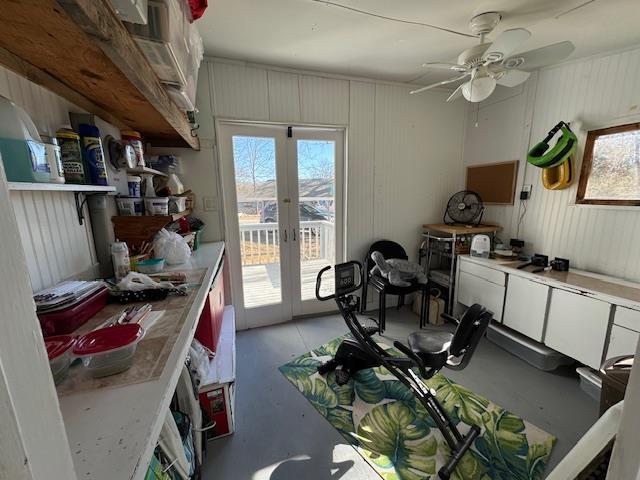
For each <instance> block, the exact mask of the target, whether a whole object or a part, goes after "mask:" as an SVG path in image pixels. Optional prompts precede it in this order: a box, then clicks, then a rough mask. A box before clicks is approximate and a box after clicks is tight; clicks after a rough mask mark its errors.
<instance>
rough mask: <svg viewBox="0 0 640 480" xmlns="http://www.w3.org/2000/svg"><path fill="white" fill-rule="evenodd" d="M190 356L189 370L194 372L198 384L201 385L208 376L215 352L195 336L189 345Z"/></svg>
mask: <svg viewBox="0 0 640 480" xmlns="http://www.w3.org/2000/svg"><path fill="white" fill-rule="evenodd" d="M189 357H190V358H191V363H190V365H189V371H190V372H191V373H192V375H193V377H194V380H195V382H196V385H197V386H200V385H202V382H203V381H204V380H206V378H207V373H208V372H209V363H210V361H211V358H212V357H213V352H212V351H211V350H209V349H208V348H207V347H205V346H204V345H202V344H201V343H200V342H199V341H198V340H196V339H195V338H194V339H193V340H192V341H191V346H190V347H189Z"/></svg>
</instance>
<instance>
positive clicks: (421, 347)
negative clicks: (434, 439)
mask: <svg viewBox="0 0 640 480" xmlns="http://www.w3.org/2000/svg"><path fill="white" fill-rule="evenodd" d="M330 269H331V267H330V266H327V267H325V268H323V269H322V270H320V272H318V276H317V279H316V298H317V299H318V300H321V301H326V300H330V299H335V301H336V303H337V304H338V309H339V310H340V313H341V314H342V317H343V318H344V321H345V322H346V324H347V327H349V330H350V332H351V334H352V335H353V339H345V340H343V341H342V343H341V344H340V346H339V347H338V350H337V351H336V354H335V356H334V358H332V359H331V360H329V361H328V362H326V363H324V364H322V365H321V366H320V367H318V372H319V373H320V374H321V375H325V374H327V373H329V372H331V371H333V372H335V378H336V383H337V384H338V385H344V384H346V383H347V382H349V380H350V379H351V378H352V377H353V375H354V374H355V373H356V372H358V371H360V370H364V369H367V368H373V367H378V366H383V367H385V368H386V369H387V370H388V371H389V372H390V373H391V374H393V375H394V376H395V377H396V378H397V379H398V380H399V381H400V382H402V383H403V384H404V385H405V386H406V387H407V388H409V389H410V390H411V391H412V392H413V394H414V395H415V396H416V398H417V399H418V400H419V401H420V403H422V405H423V406H424V408H425V409H426V410H427V412H428V413H429V415H430V416H431V417H432V418H433V420H434V422H435V423H436V425H437V426H438V428H439V430H440V432H441V433H442V436H443V437H444V439H445V441H446V442H447V444H448V445H449V447H450V449H451V458H450V459H449V461H448V462H447V463H446V464H445V465H444V466H443V467H442V468H441V469H440V470H439V471H438V476H439V477H440V478H441V479H443V480H447V479H449V478H450V476H451V474H452V472H453V470H454V469H455V467H456V465H457V464H458V462H459V461H460V459H461V458H462V456H463V455H464V453H465V452H466V451H467V450H468V449H469V447H470V446H471V445H472V444H473V442H474V440H475V439H476V438H477V437H478V435H479V434H480V428H479V427H478V426H476V425H473V426H472V427H471V429H470V430H469V432H468V433H467V434H466V435H465V436H463V435H462V434H461V433H460V431H459V430H458V428H457V427H456V425H455V424H454V423H453V421H452V420H451V418H450V417H449V415H448V414H447V412H446V411H445V410H444V408H443V407H442V405H440V402H438V400H437V399H436V396H435V395H436V392H435V391H434V390H431V389H429V387H427V385H425V383H424V382H423V380H422V379H429V378H431V377H433V375H435V374H436V373H437V372H438V371H440V369H442V368H443V367H447V368H450V369H453V370H462V369H463V368H465V367H466V366H467V365H468V364H469V361H470V360H471V356H472V355H473V352H474V351H475V349H476V347H477V345H478V343H479V342H480V339H481V338H482V336H483V335H484V333H485V331H486V329H487V326H488V325H489V322H490V321H491V318H492V316H493V314H492V313H491V312H489V311H488V310H486V309H485V308H484V307H482V306H480V305H478V304H475V305H473V306H471V307H469V308H468V309H467V311H466V312H465V313H464V314H463V315H462V317H461V318H460V320H459V321H458V320H457V319H456V318H454V317H453V316H451V315H446V314H445V315H444V316H445V317H446V318H447V319H448V320H451V321H454V322H455V323H457V324H458V327H457V328H456V331H455V333H450V332H447V331H444V330H442V329H427V330H422V331H419V332H414V333H412V334H411V335H409V338H408V345H405V344H404V343H402V342H398V341H395V342H394V343H393V345H394V347H395V348H396V349H398V350H399V351H400V352H402V353H403V354H404V355H405V356H393V355H391V354H390V353H389V352H387V351H385V350H384V349H383V348H382V347H380V346H379V345H378V344H377V343H376V342H375V341H374V340H373V339H372V338H371V335H372V334H373V333H375V332H377V331H378V328H377V327H365V326H363V325H362V324H361V323H360V321H359V320H358V318H357V317H356V312H358V311H359V306H360V298H359V297H358V296H356V295H353V293H354V292H356V291H358V290H359V289H360V287H361V285H362V265H361V264H360V262H356V261H350V262H346V263H341V264H339V265H336V266H335V267H334V274H335V293H333V294H331V295H324V296H323V295H321V293H320V291H321V288H322V277H323V275H324V274H325V272H327V271H328V270H330ZM415 368H417V369H418V371H419V372H420V376H418V375H417V374H416V372H415V371H414V369H415ZM420 377H422V379H421V378H420Z"/></svg>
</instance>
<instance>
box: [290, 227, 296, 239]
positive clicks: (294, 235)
mask: <svg viewBox="0 0 640 480" xmlns="http://www.w3.org/2000/svg"><path fill="white" fill-rule="evenodd" d="M291 231H292V232H293V241H294V242H295V241H296V229H295V228H292V229H291Z"/></svg>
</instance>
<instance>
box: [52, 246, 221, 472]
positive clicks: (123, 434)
mask: <svg viewBox="0 0 640 480" xmlns="http://www.w3.org/2000/svg"><path fill="white" fill-rule="evenodd" d="M223 253H224V243H223V242H216V243H204V244H202V245H201V246H200V248H199V249H198V250H197V251H196V252H194V254H193V255H192V257H191V261H190V265H189V266H188V267H187V268H190V269H203V268H206V273H205V275H204V279H203V281H202V285H201V287H200V288H199V290H198V292H197V294H196V297H195V300H194V302H193V304H192V305H191V307H190V309H189V312H188V314H187V320H186V321H185V323H184V326H183V328H182V330H181V331H180V333H179V336H178V340H177V341H176V343H175V345H174V347H173V350H172V351H171V353H170V355H169V358H168V360H167V363H166V365H165V367H164V370H163V371H162V374H161V375H160V377H158V378H156V379H154V380H151V381H148V382H144V383H138V384H133V385H126V386H123V387H120V388H105V389H98V390H91V391H87V392H81V393H78V394H74V395H70V396H64V397H61V398H60V409H61V411H62V415H63V418H64V423H65V428H66V431H67V437H68V440H69V446H70V448H71V454H72V456H73V461H74V465H75V469H76V474H77V477H78V478H79V479H87V480H127V479H133V480H142V479H144V477H145V475H146V473H147V468H148V464H149V461H150V460H151V455H152V453H153V450H154V448H155V446H156V442H157V439H158V436H159V434H160V430H161V428H162V423H163V421H164V418H165V412H166V409H167V408H168V407H169V403H170V401H171V397H172V396H173V392H174V390H175V388H176V384H177V382H178V378H179V376H180V372H181V369H182V365H183V364H184V360H185V358H186V356H187V352H188V349H189V345H190V344H191V340H192V339H193V335H194V333H195V329H196V326H197V322H198V319H199V318H200V313H201V312H202V309H203V307H204V304H205V300H206V296H207V294H208V293H209V287H210V286H211V284H212V282H213V281H214V279H215V275H216V273H217V272H218V267H219V266H220V262H221V260H222V255H223ZM185 269H186V268H185V266H180V267H176V268H174V270H185Z"/></svg>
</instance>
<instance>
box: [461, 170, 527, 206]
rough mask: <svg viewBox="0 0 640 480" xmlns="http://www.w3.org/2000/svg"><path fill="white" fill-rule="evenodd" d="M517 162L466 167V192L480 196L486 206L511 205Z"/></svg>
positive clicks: (516, 175) (516, 174)
mask: <svg viewBox="0 0 640 480" xmlns="http://www.w3.org/2000/svg"><path fill="white" fill-rule="evenodd" d="M518 163H519V162H518V161H517V160H513V161H511V162H499V163H485V164H483V165H470V166H468V167H467V190H472V191H474V192H477V193H478V194H479V195H480V198H481V199H482V201H483V203H485V204H488V205H513V200H514V198H515V193H516V179H517V177H518Z"/></svg>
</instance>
